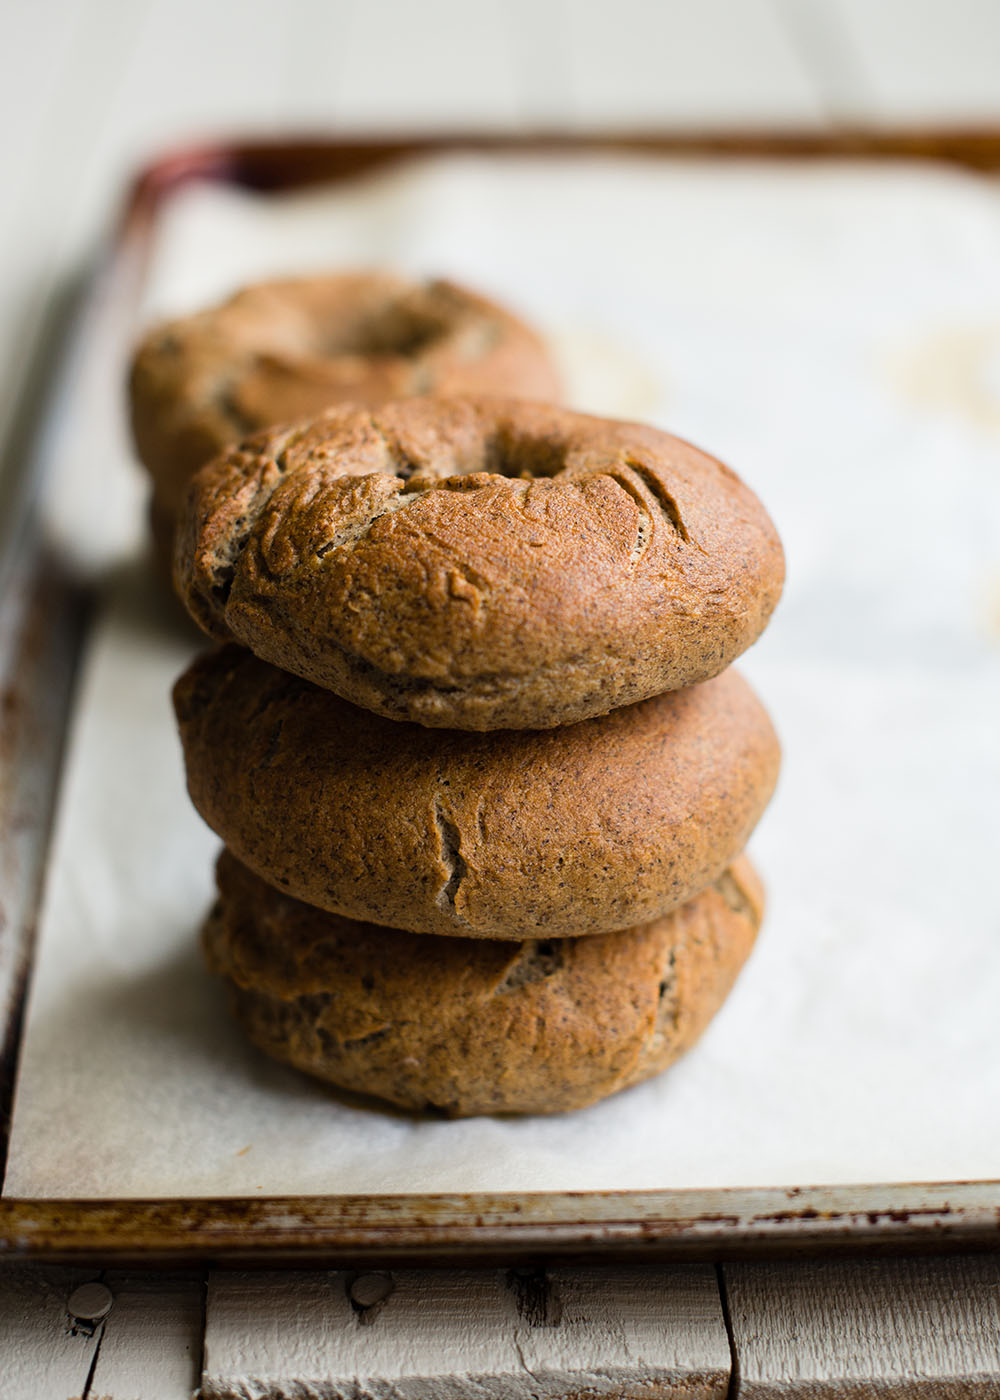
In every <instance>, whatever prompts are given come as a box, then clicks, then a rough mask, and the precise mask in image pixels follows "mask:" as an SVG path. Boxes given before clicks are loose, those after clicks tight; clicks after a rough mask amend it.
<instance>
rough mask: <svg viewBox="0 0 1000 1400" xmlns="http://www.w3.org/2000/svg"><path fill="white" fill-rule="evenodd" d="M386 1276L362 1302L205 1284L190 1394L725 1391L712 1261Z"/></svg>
mask: <svg viewBox="0 0 1000 1400" xmlns="http://www.w3.org/2000/svg"><path fill="white" fill-rule="evenodd" d="M388 1280H389V1281H390V1282H391V1291H389V1293H388V1296H387V1297H386V1298H385V1299H384V1301H381V1302H378V1303H376V1304H375V1305H374V1306H373V1307H371V1308H363V1307H361V1306H359V1304H358V1303H357V1302H352V1299H351V1297H350V1289H351V1286H352V1283H354V1282H355V1275H352V1274H346V1273H339V1272H338V1273H300V1274H290V1273H283V1274H277V1273H263V1274H260V1273H259V1274H213V1275H211V1276H210V1279H209V1287H208V1300H207V1313H206V1331H205V1363H204V1373H203V1376H202V1396H203V1397H204V1398H205V1400H263V1397H267V1398H268V1400H284V1397H288V1400H292V1397H294V1400H340V1397H345V1400H346V1397H351V1400H365V1398H366V1397H369V1396H371V1397H375V1396H385V1395H392V1397H393V1400H460V1397H464V1396H468V1395H469V1394H471V1393H473V1392H474V1393H476V1394H477V1395H483V1396H494V1397H496V1398H497V1400H507V1398H508V1397H511V1398H512V1400H513V1397H517V1398H518V1400H522V1397H523V1400H529V1397H532V1398H533V1400H547V1397H557V1396H558V1397H564V1400H569V1397H574V1396H578V1395H580V1394H582V1393H584V1392H585V1393H586V1394H587V1395H588V1396H591V1395H592V1396H595V1397H596V1396H607V1397H609V1398H610V1397H616V1398H617V1397H621V1400H625V1398H626V1397H639V1396H643V1397H649V1400H671V1398H672V1397H675V1396H676V1397H681V1396H683V1397H684V1400H696V1398H697V1397H709V1396H717V1397H722V1396H724V1395H725V1394H726V1390H727V1387H728V1383H729V1366H730V1353H729V1343H728V1338H727V1336H726V1331H725V1326H724V1323H723V1318H722V1310H721V1307H720V1303H719V1295H718V1289H717V1285H716V1279H715V1275H714V1272H713V1270H712V1269H710V1268H707V1267H702V1266H690V1267H677V1268H673V1269H628V1270H625V1269H620V1270H615V1271H605V1270H597V1269H578V1270H572V1271H570V1270H553V1271H551V1272H550V1273H548V1274H545V1273H542V1272H537V1273H532V1272H525V1271H521V1272H517V1273H514V1272H503V1271H497V1270H490V1271H476V1272H470V1271H462V1272H459V1271H455V1272H447V1273H445V1272H437V1273H436V1272H433V1271H429V1270H422V1271H417V1270H399V1271H395V1272H393V1273H392V1274H391V1275H388ZM374 1292H375V1290H374V1289H373V1290H371V1291H368V1292H362V1294H361V1296H363V1297H368V1296H372V1295H373V1293H374Z"/></svg>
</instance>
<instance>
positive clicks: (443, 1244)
mask: <svg viewBox="0 0 1000 1400" xmlns="http://www.w3.org/2000/svg"><path fill="white" fill-rule="evenodd" d="M977 1248H978V1249H997V1248H1000V1182H955V1183H950V1184H945V1185H920V1184H911V1185H892V1186H842V1187H801V1188H790V1189H787V1190H773V1189H767V1190H719V1191H674V1192H629V1191H624V1192H560V1193H527V1194H513V1193H511V1194H504V1195H485V1194H484V1195H470V1196H460V1195H437V1196H418V1195H411V1196H318V1197H317V1196H314V1197H308V1196H306V1197H270V1198H265V1199H261V1198H253V1197H251V1198H249V1199H235V1198H234V1199H219V1200H208V1199H205V1200H189V1201H178V1200H169V1199H167V1200H119V1201H68V1200H14V1199H4V1200H0V1258H7V1259H14V1258H17V1259H37V1260H47V1261H51V1262H59V1263H73V1262H76V1261H79V1260H82V1259H88V1260H91V1261H93V1260H100V1261H102V1262H107V1263H109V1264H111V1263H114V1264H118V1263H140V1264H141V1263H145V1264H157V1265H164V1264H185V1265H190V1264H194V1263H196V1262H197V1263H201V1264H212V1265H233V1266H239V1267H246V1266H253V1265H266V1266H268V1267H276V1266H279V1265H291V1266H294V1265H302V1266H305V1265H311V1266H324V1265H325V1266H331V1267H332V1266H337V1267H352V1266H354V1265H369V1266H370V1265H374V1264H378V1263H382V1264H386V1265H388V1264H395V1265H399V1264H400V1263H406V1262H412V1263H420V1264H422V1265H427V1264H435V1263H441V1264H445V1263H455V1262H456V1261H461V1262H463V1263H473V1262H479V1263H488V1262H491V1261H497V1262H500V1261H503V1262H516V1261H522V1262H531V1261H532V1260H540V1259H546V1258H552V1257H559V1258H561V1259H587V1260H590V1261H591V1262H595V1261H598V1260H607V1261H609V1262H610V1261H612V1260H619V1259H630V1260H632V1261H635V1260H636V1259H637V1258H642V1259H644V1260H648V1261H653V1260H657V1259H666V1258H732V1257H739V1256H747V1255H751V1254H767V1255H769V1256H772V1257H773V1256H776V1255H780V1254H784V1253H788V1254H790V1253H801V1252H804V1251H806V1252H814V1251H822V1252H827V1251H829V1250H838V1251H841V1252H846V1251H857V1252H860V1251H863V1252H865V1253H872V1252H876V1251H879V1250H882V1251H884V1252H895V1251H899V1252H902V1251H921V1252H923V1251H930V1250H953V1249H963V1250H967V1249H977Z"/></svg>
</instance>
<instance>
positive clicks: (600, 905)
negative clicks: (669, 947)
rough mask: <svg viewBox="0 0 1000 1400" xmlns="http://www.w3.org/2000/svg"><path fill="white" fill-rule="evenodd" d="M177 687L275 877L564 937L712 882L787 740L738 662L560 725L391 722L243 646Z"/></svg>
mask: <svg viewBox="0 0 1000 1400" xmlns="http://www.w3.org/2000/svg"><path fill="white" fill-rule="evenodd" d="M174 702H175V706H176V710H177V715H178V720H179V723H180V729H181V737H182V741H183V745H184V752H185V759H186V763H187V774H188V790H189V792H190V794H191V798H192V800H193V802H194V804H195V806H196V807H197V809H198V811H199V812H200V813H201V815H202V816H203V817H204V818H205V820H206V821H207V822H208V824H209V825H210V826H211V827H212V828H213V829H214V830H215V831H217V832H218V834H219V835H220V836H221V837H222V839H223V840H224V841H225V842H226V844H227V845H228V846H229V847H231V849H232V850H233V852H234V854H235V855H236V856H237V857H238V858H239V859H240V860H242V861H243V862H244V863H245V864H246V865H249V866H250V867H251V869H253V870H255V871H256V872H257V873H258V874H259V875H260V876H262V877H263V878H264V879H266V880H267V881H269V883H271V884H273V885H276V886H280V887H281V888H282V889H285V890H287V891H288V892H289V893H290V894H293V895H295V896H296V897H297V898H299V899H303V900H305V901H306V902H307V903H309V904H313V905H316V906H317V907H318V908H324V909H328V910H330V911H331V912H333V913H338V914H343V915H346V916H348V917H350V918H354V919H361V920H365V921H369V922H371V923H376V924H382V925H385V926H388V927H392V928H402V929H409V930H412V931H413V932H416V933H436V934H444V935H452V936H458V937H467V938H511V937H518V936H523V932H524V930H526V929H535V930H537V932H538V934H539V936H544V937H552V938H565V937H573V936H575V935H578V934H583V933H605V932H607V931H608V930H611V929H620V928H627V927H629V926H630V925H632V924H637V923H645V922H647V921H648V920H650V919H653V918H656V917H658V916H659V915H661V914H663V913H665V912H667V911H668V910H669V909H671V908H674V907H676V906H677V905H678V904H680V903H682V902H683V901H684V900H686V899H688V898H690V897H691V895H693V894H695V893H697V892H698V891H699V890H701V889H704V887H705V886H706V885H708V884H709V883H710V882H711V881H712V880H714V879H716V878H717V877H718V875H719V874H720V873H721V872H722V870H723V869H724V868H725V867H726V865H727V864H728V863H729V862H730V861H731V860H733V858H734V857H735V856H736V855H737V853H738V852H739V851H741V850H742V849H743V847H744V845H745V844H746V841H747V838H748V836H749V834H750V832H751V830H752V829H753V827H754V825H755V824H756V822H757V820H758V819H759V817H760V815H761V813H762V812H763V810H764V807H765V806H766V804H767V802H768V799H769V798H770V795H771V792H772V789H773V787H774V784H775V780H776V777H777V771H778V762H779V751H778V742H777V739H776V738H775V735H774V730H773V729H772V727H771V724H770V721H769V720H768V717H767V714H766V713H765V711H764V709H763V707H762V706H761V704H760V702H759V701H758V700H757V698H756V696H755V695H754V694H753V692H752V690H751V689H750V687H749V686H748V685H747V683H746V682H745V681H744V680H743V679H742V678H741V677H740V676H739V675H737V674H736V672H735V671H733V670H729V671H726V672H725V673H724V674H723V675H721V676H719V677H717V678H716V679H715V680H712V681H707V682H706V683H705V684H703V685H700V686H693V687H690V688H689V689H687V690H683V691H677V692H674V693H672V694H668V695H662V696H658V697H656V698H655V699H652V700H647V701H644V702H643V703H642V704H640V705H633V706H630V707H628V708H626V709H619V710H615V711H613V712H612V713H611V714H610V715H605V716H603V717H602V718H600V719H594V720H586V721H584V722H583V723H582V724H578V725H572V726H569V727H566V728H562V729H553V730H543V731H530V730H522V731H510V732H506V733H500V734H489V735H481V734H469V733H459V732H456V731H446V730H432V729H424V728H421V727H420V726H418V725H411V724H394V723H392V722H390V721H388V720H384V719H381V718H379V717H378V716H376V715H372V714H370V713H368V712H367V711H365V710H360V709H357V708H356V707H354V706H352V705H349V704H348V703H347V702H346V701H343V700H340V699H339V698H338V697H337V696H335V695H332V694H331V693H330V692H329V691H324V690H321V689H319V688H317V687H316V686H313V685H310V684H309V683H308V682H307V681H303V680H300V679H298V678H297V677H295V676H292V675H289V674H287V673H286V672H283V671H279V670H276V669H275V668H274V667H272V666H269V665H268V664H267V663H266V662H263V661H260V660H258V659H257V658H256V657H254V656H252V655H251V654H250V653H248V652H245V651H242V650H241V649H240V648H238V647H224V648H222V649H220V650H219V651H217V652H214V653H210V654H208V655H206V656H204V657H201V658H200V659H199V660H197V661H196V662H195V663H194V664H193V665H192V666H191V667H189V669H188V670H187V671H186V672H185V674H184V675H183V676H182V677H181V678H180V680H179V681H178V682H177V685H176V687H175V689H174Z"/></svg>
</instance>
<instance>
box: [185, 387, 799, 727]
mask: <svg viewBox="0 0 1000 1400" xmlns="http://www.w3.org/2000/svg"><path fill="white" fill-rule="evenodd" d="M783 577H784V565H783V556H782V550H781V544H780V542H779V540H778V536H777V534H776V532H775V530H774V526H773V525H772V524H771V521H770V520H769V518H768V516H767V514H766V512H765V511H764V508H763V507H762V506H761V504H760V502H759V501H758V500H757V498H756V497H755V496H754V495H753V493H752V492H751V491H750V490H749V489H748V488H747V487H746V486H744V485H743V483H742V482H741V481H740V480H739V479H738V478H737V477H736V476H734V475H733V473H732V472H730V471H729V470H728V469H727V468H726V467H724V466H722V464H721V463H719V462H717V461H715V459H714V458H712V457H709V456H707V455H706V454H705V453H703V452H700V451H698V449H697V448H694V447H691V446H690V445H689V444H688V443H685V442H681V441H680V440H679V439H677V438H674V437H671V436H670V435H669V434H667V433H663V432H659V431H657V430H655V429H653V428H647V427H643V426H641V425H638V424H633V423H621V422H615V421H611V420H607V419H599V418H592V417H588V416H585V415H584V414H579V413H572V412H569V411H568V410H565V409H560V408H554V407H550V406H547V405H543V404H532V403H526V402H521V403H515V402H511V401H505V400H468V399H415V400H410V401H407V402H402V403H396V404H389V405H385V406H384V407H382V408H380V409H378V410H375V411H372V410H368V409H363V408H356V407H348V406H342V407H340V408H338V409H334V410H331V411H330V412H328V413H326V414H324V415H322V416H321V417H320V418H318V419H316V420H314V421H313V422H311V423H309V424H305V425H300V426H298V427H295V428H291V429H282V430H273V431H271V432H269V433H266V434H263V435H261V436H259V437H257V438H255V439H252V440H250V441H249V442H247V443H245V444H243V446H241V447H239V448H235V449H233V450H232V451H230V452H228V453H227V454H225V455H224V456H222V457H221V458H219V459H217V460H216V461H215V462H213V463H212V464H210V465H209V466H208V467H206V468H205V469H204V470H203V471H201V472H200V473H199V474H198V475H197V477H196V478H195V480H194V482H193V483H192V487H191V491H190V494H189V496H188V499H187V504H186V507H185V510H184V512H183V515H182V518H181V521H180V524H179V529H178V549H177V555H176V569H175V581H176V583H177V587H178V590H179V592H180V594H181V597H182V598H183V599H184V601H185V603H186V605H187V607H188V609H189V610H190V612H191V613H192V616H193V617H194V618H195V619H196V620H197V621H198V622H199V623H200V624H201V626H202V627H203V628H204V629H205V630H206V631H207V632H208V633H209V634H210V635H211V636H213V637H216V638H218V639H219V640H234V641H238V642H240V643H242V645H244V646H246V647H248V648H250V650H252V651H254V652H255V653H256V654H257V655H258V656H261V657H263V658H264V659H265V660H267V661H270V662H272V663H273V664H274V665H276V666H280V667H281V668H282V669H283V670H287V671H293V672H295V673H296V674H297V675H300V676H303V677H305V678H306V679H307V680H311V681H313V682H315V683H316V684H317V685H321V686H323V687H325V688H327V689H329V690H332V691H335V692H336V693H337V694H338V695H342V696H344V697H345V698H346V699H348V700H351V701H352V702H353V703H354V704H356V705H362V706H364V707H365V708H366V709H369V710H373V711H375V713H377V714H381V715H385V716H386V717H387V718H390V719H400V720H412V721H415V722H416V723H418V724H424V725H428V726H430V727H435V728H437V727H441V728H450V729H475V730H487V729H522V728H529V729H530V728H536V729H538V728H547V727H549V726H553V725H559V724H571V723H574V722H575V721H577V720H581V719H587V718H589V717H590V716H592V715H599V714H605V713H607V711H608V710H611V709H614V708H615V707H617V706H619V705H627V704H632V703H634V702H635V701H637V700H641V699H644V698H645V697H647V696H649V695H658V694H660V693H661V692H663V691H665V690H674V689H678V688H680V687H682V686H685V685H690V684H692V683H694V682H697V681H700V680H705V679H707V678H708V677H710V676H713V675H716V674H717V673H718V672H719V671H721V670H723V669H724V668H725V667H726V666H727V665H728V664H729V663H730V662H731V661H732V660H733V658H734V657H735V656H737V655H738V654H739V653H740V652H741V651H743V650H744V648H745V647H747V646H749V645H750V643H751V642H752V641H754V640H755V638H756V637H757V636H758V635H759V633H760V632H761V631H762V630H763V628H764V626H765V624H766V623H767V620H768V618H769V617H770V615H771V612H772V609H773V608H774V606H775V603H776V602H777V600H778V597H779V594H780V592H781V586H782V581H783Z"/></svg>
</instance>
